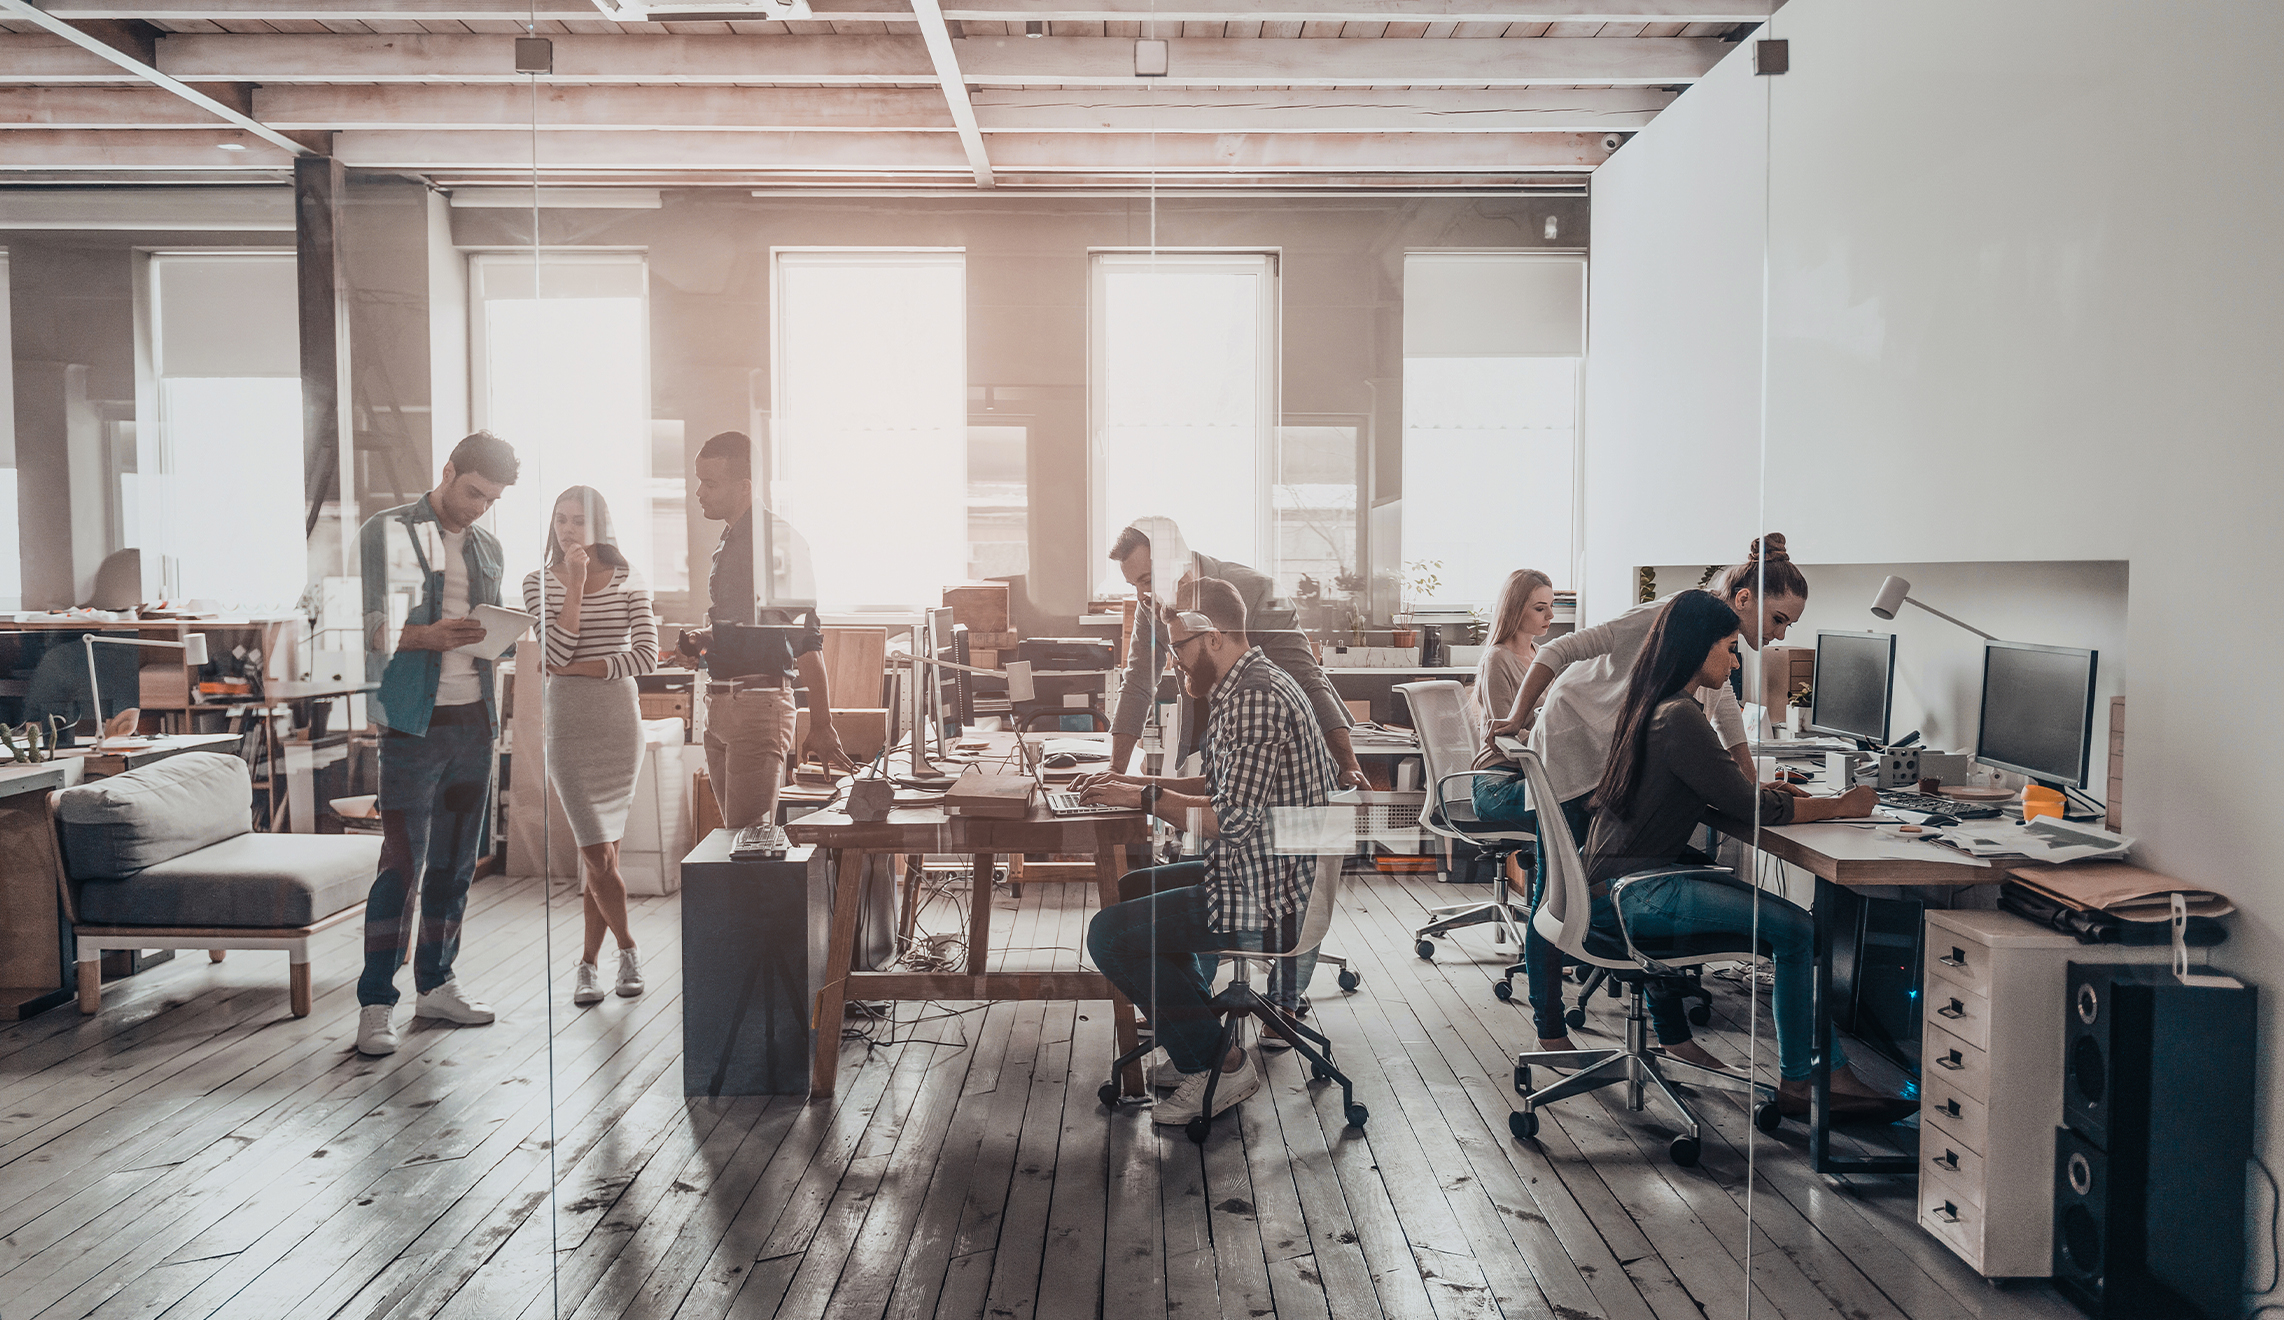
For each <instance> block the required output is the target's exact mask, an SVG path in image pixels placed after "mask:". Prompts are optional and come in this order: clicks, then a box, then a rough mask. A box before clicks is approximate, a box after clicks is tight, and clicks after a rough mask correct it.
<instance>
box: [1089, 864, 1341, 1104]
mask: <svg viewBox="0 0 2284 1320" xmlns="http://www.w3.org/2000/svg"><path fill="white" fill-rule="evenodd" d="M1185 878H1186V879H1187V880H1188V881H1189V883H1188V884H1182V883H1180V882H1181V881H1182V880H1183V879H1185ZM1204 879H1205V864H1204V863H1203V862H1179V863H1176V864H1174V865H1173V866H1160V867H1152V868H1150V869H1149V870H1146V871H1135V872H1130V873H1129V874H1128V875H1127V876H1126V877H1125V878H1124V879H1122V880H1121V881H1120V882H1119V891H1120V892H1121V893H1127V892H1132V893H1134V895H1135V897H1133V898H1129V899H1127V900H1125V901H1123V902H1120V903H1116V904H1113V905H1112V906H1110V907H1107V908H1104V909H1103V910H1102V911H1100V912H1097V913H1095V914H1094V919H1093V920H1092V921H1090V922H1088V923H1087V933H1086V943H1087V952H1088V953H1089V954H1091V955H1093V957H1094V964H1095V966H1097V967H1099V968H1101V969H1102V974H1103V975H1104V976H1106V977H1108V978H1109V980H1110V983H1111V984H1112V985H1115V986H1117V987H1118V989H1119V992H1120V993H1122V994H1124V995H1125V996H1126V997H1127V998H1128V999H1129V1000H1131V1001H1133V1002H1134V1003H1135V1004H1136V1005H1138V1006H1139V1007H1141V1009H1142V1011H1143V1012H1145V1013H1147V1014H1149V1017H1150V1024H1151V1026H1152V1028H1153V1029H1154V1030H1155V1031H1156V1033H1157V1041H1158V1044H1159V1045H1160V1046H1161V1047H1162V1048H1164V1050H1165V1051H1166V1055H1167V1057H1168V1058H1171V1059H1172V1060H1173V1061H1174V1067H1175V1068H1177V1069H1179V1070H1181V1071H1182V1072H1185V1073H1198V1072H1204V1071H1205V1070H1206V1069H1208V1068H1211V1067H1213V1066H1214V1065H1215V1064H1216V1063H1217V1062H1218V1060H1217V1059H1215V1057H1214V1055H1215V1051H1216V1047H1217V1046H1218V1045H1219V1043H1220V1037H1221V1019H1220V1018H1219V1017H1218V1016H1217V1015H1216V1014H1215V1013H1214V1011H1213V969H1214V964H1215V963H1216V961H1217V959H1214V958H1211V957H1207V956H1205V955H1207V954H1210V953H1213V952H1215V951H1217V950H1221V949H1245V948H1260V947H1263V946H1264V939H1263V936H1262V935H1261V934H1259V933H1249V934H1235V935H1233V934H1228V933H1226V932H1220V931H1215V930H1211V929H1209V928H1208V927H1207V926H1206V906H1207V896H1206V891H1205V889H1204V888H1203V886H1202V885H1201V884H1200V883H1199V882H1201V881H1203V880H1204ZM1129 882H1131V885H1132V888H1131V889H1129ZM1299 924H1300V914H1299V913H1297V912H1296V913H1294V914H1293V915H1292V917H1291V918H1290V919H1289V920H1288V921H1286V922H1285V923H1284V929H1282V930H1279V931H1275V932H1271V933H1270V936H1269V938H1270V939H1271V940H1273V941H1276V942H1277V944H1278V947H1289V945H1290V942H1291V941H1292V939H1293V938H1294V937H1295V935H1296V934H1297V933H1298V927H1299ZM1274 985H1275V982H1274V981H1272V987H1274ZM1275 993H1276V991H1275V989H1274V988H1272V991H1271V996H1270V997H1272V998H1274V997H1275ZM1295 993H1296V994H1297V991H1296V992H1295Z"/></svg>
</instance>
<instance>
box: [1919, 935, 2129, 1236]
mask: <svg viewBox="0 0 2284 1320" xmlns="http://www.w3.org/2000/svg"><path fill="white" fill-rule="evenodd" d="M2171 956H2172V953H2171V950H2170V949H2169V948H2167V947H2165V946H2162V945H2160V946H2156V947H2137V948H2122V947H2120V946H2118V945H2115V944H2080V943H2078V942H2077V941H2076V940H2074V939H2072V938H2070V937H2069V936H2067V935H2064V934H2061V933H2059V932H2057V931H2051V930H2047V929H2046V928H2045V927H2043V926H2038V925H2035V924H2033V923H2031V922H2028V921H2025V920H2023V919H2022V918H2021V917H2018V916H2015V915H2014V914H2013V913H2011V912H1981V911H1931V912H1929V913H1928V914H1927V965H1926V967H1925V969H1924V972H1925V975H1924V976H1923V978H1922V981H1921V984H1922V986H1923V987H1924V989H1923V992H1922V995H1921V1002H1922V1003H1923V1004H1924V1005H1925V1006H1926V1015H1927V1016H1926V1020H1925V1024H1924V1026H1925V1031H1924V1033H1923V1035H1922V1037H1921V1040H1920V1061H1921V1062H1920V1107H1919V1155H1920V1167H1919V1223H1920V1227H1922V1228H1925V1229H1926V1230H1927V1231H1928V1232H1930V1233H1932V1234H1934V1235H1935V1237H1936V1239H1937V1240H1938V1241H1940V1242H1942V1243H1943V1244H1944V1245H1945V1246H1947V1247H1949V1248H1950V1249H1951V1250H1952V1251H1954V1252H1957V1253H1958V1255H1959V1258H1960V1259H1961V1260H1964V1261H1966V1262H1967V1263H1968V1264H1969V1265H1972V1266H1974V1267H1975V1269H1976V1270H1977V1271H1979V1272H1980V1273H1981V1274H1982V1275H1983V1276H1984V1277H1986V1278H1993V1279H1999V1278H2021V1277H2036V1278H2044V1277H2046V1276H2047V1275H2049V1274H2051V1273H2053V1252H2054V1229H2053V1220H2054V1129H2055V1128H2057V1127H2059V1126H2061V1123H2062V1013H2063V1007H2064V1006H2063V999H2064V997H2065V995H2066V993H2067V988H2068V986H2067V983H2068V979H2069V965H2070V964H2071V963H2073V962H2082V963H2103V962H2132V963H2153V962H2165V961H2167V960H2168V959H2169V958H2170V957H2171Z"/></svg>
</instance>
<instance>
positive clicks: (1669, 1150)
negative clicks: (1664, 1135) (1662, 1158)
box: [1665, 1137, 1698, 1169]
mask: <svg viewBox="0 0 2284 1320" xmlns="http://www.w3.org/2000/svg"><path fill="white" fill-rule="evenodd" d="M1665 1151H1666V1154H1668V1155H1671V1156H1672V1157H1673V1162H1674V1163H1676V1164H1678V1165H1680V1166H1681V1167H1682V1168H1684V1169H1694V1168H1696V1167H1697V1154H1698V1150H1697V1138H1695V1137H1675V1138H1674V1139H1673V1144H1672V1145H1670V1146H1668V1147H1666V1148H1665Z"/></svg>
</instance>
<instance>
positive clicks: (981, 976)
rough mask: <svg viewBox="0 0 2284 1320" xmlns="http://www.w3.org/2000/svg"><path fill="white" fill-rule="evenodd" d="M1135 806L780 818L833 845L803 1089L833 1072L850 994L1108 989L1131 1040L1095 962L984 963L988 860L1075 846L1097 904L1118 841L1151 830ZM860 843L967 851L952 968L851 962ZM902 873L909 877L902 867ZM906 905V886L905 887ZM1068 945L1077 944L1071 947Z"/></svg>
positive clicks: (1137, 1077) (1047, 994)
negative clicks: (827, 919)
mask: <svg viewBox="0 0 2284 1320" xmlns="http://www.w3.org/2000/svg"><path fill="white" fill-rule="evenodd" d="M1147 824H1148V822H1147V820H1146V818H1145V817H1144V816H1143V815H1142V813H1141V812H1139V811H1137V812H1131V813H1121V814H1119V815H1115V816H1068V817H1063V816H1056V815H1054V814H1053V813H1051V812H1049V811H1048V810H1047V807H1046V804H1045V803H1043V802H1036V801H1035V802H1033V803H1032V806H1031V812H1030V814H1029V815H1028V816H1026V817H1025V818H1023V819H1022V820H985V819H979V818H976V817H971V816H954V815H951V814H949V813H948V812H946V811H945V810H944V808H942V807H940V806H930V807H900V808H897V809H895V810H893V811H891V812H889V814H888V819H887V820H884V821H869V822H868V821H853V820H850V819H849V817H848V814H847V813H846V812H845V811H842V810H840V809H838V808H835V809H832V810H828V811H821V812H817V813H814V814H812V815H808V816H803V817H802V818H801V819H799V820H796V821H794V822H792V823H791V824H789V825H787V826H786V827H785V834H786V837H787V838H788V839H790V840H791V841H792V842H794V843H797V844H802V843H807V844H815V845H817V846H818V847H821V848H826V849H829V850H831V851H832V853H833V855H834V856H833V861H834V863H835V866H834V872H835V875H834V890H835V892H834V899H833V927H832V939H831V942H830V944H829V945H828V946H827V949H826V954H825V957H826V962H825V968H826V976H827V977H828V979H827V981H826V982H825V987H824V989H823V990H821V991H819V992H818V997H817V1001H818V1002H817V1042H816V1057H815V1059H814V1060H813V1061H812V1063H811V1068H810V1074H809V1093H810V1094H811V1095H813V1096H827V1095H831V1094H832V1093H833V1088H834V1086H835V1084H836V1083H837V1081H838V1080H839V1076H838V1075H839V1070H840V1059H841V1033H840V1022H841V1015H842V1014H843V1013H844V1012H845V1011H846V1009H847V1005H848V1001H849V1000H851V999H887V1000H946V999H1016V1000H1022V999H1107V1000H1109V1001H1110V1003H1111V1021H1112V1023H1113V1025H1114V1026H1115V1028H1116V1031H1117V1037H1118V1050H1119V1053H1121V1054H1123V1053H1125V1052H1127V1051H1129V1050H1131V1049H1133V1048H1134V1046H1135V1043H1136V1040H1137V1036H1136V1033H1135V1026H1134V1006H1133V1005H1132V1004H1130V1003H1128V1002H1127V1001H1126V999H1125V997H1124V996H1123V995H1120V994H1119V993H1118V991H1117V990H1116V989H1114V988H1112V986H1111V984H1110V981H1109V980H1108V979H1107V978H1106V977H1104V976H1103V975H1102V973H1100V972H1085V971H1020V970H1001V971H996V972H994V971H990V970H987V969H988V967H989V962H990V957H991V877H992V872H993V869H994V867H995V863H996V860H997V859H998V858H1000V857H1003V856H1020V855H1022V854H1024V853H1040V852H1044V853H1056V852H1063V853H1083V854H1086V855H1088V856H1091V857H1093V858H1094V880H1095V884H1096V887H1097V890H1098V892H1099V894H1100V897H1101V903H1102V906H1104V907H1109V906H1110V905H1111V904H1113V903H1116V902H1117V901H1118V877H1119V876H1120V875H1121V874H1122V873H1123V872H1124V870H1125V863H1126V845H1128V844H1130V843H1142V842H1144V841H1145V840H1146V839H1147V838H1148V837H1149V832H1148V828H1147ZM866 853H899V854H903V855H906V856H917V855H919V854H924V853H953V854H959V853H965V854H967V855H968V856H970V857H972V858H973V859H974V865H975V872H974V875H975V879H974V882H973V885H972V892H971V893H970V895H969V904H968V922H967V927H968V928H967V965H966V966H965V967H964V968H963V969H962V970H960V971H957V972H893V971H892V972H871V971H854V970H851V964H852V963H853V961H854V959H855V955H856V942H857V924H858V918H859V916H860V910H861V909H862V907H863V905H864V904H863V883H864V880H863V867H862V866H860V865H859V864H858V863H859V861H860V860H861V858H862V856H863V854H866ZM905 883H906V884H907V886H910V885H912V884H913V877H912V875H911V874H910V872H907V875H906V878H905ZM905 902H906V904H907V910H908V911H909V907H910V904H911V903H912V902H913V895H912V894H911V893H910V892H909V890H908V892H907V894H906V896H905ZM1074 952H1076V950H1074ZM1122 1081H1123V1082H1124V1084H1125V1089H1126V1093H1127V1094H1129V1095H1133V1094H1139V1093H1140V1092H1141V1090H1142V1075H1141V1070H1140V1069H1139V1067H1134V1068H1129V1069H1128V1070H1127V1073H1126V1075H1125V1077H1124V1078H1123V1079H1122Z"/></svg>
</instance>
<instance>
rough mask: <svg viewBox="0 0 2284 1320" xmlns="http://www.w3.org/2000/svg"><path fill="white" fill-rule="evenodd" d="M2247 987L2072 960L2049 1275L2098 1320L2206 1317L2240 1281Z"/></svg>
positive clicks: (2231, 1299) (2250, 1027)
mask: <svg viewBox="0 0 2284 1320" xmlns="http://www.w3.org/2000/svg"><path fill="white" fill-rule="evenodd" d="M2253 1008H2254V998H2253V991H2252V990H2251V988H2249V987H2238V988H2233V989H2232V988H2226V987H2215V986H2191V985H2184V984H2182V983H2181V982H2180V981H2179V980H2177V979H2176V978H2175V977H2174V976H2173V974H2172V969H2171V968H2170V967H2153V966H2147V965H2125V964H2102V963H2077V962H2074V963H2071V964H2070V973H2069V982H2068V997H2067V1000H2066V1003H2065V1005H2064V1008H2063V1012H2064V1014H2065V1028H2064V1037H2063V1066H2062V1119H2063V1123H2064V1126H2063V1127H2061V1128H2059V1129H2057V1130H2056V1132H2055V1135H2054V1284H2055V1287H2056V1288H2058V1289H2060V1290H2061V1292H2062V1293H2063V1295H2064V1296H2066V1297H2068V1298H2070V1299H2071V1300H2072V1301H2073V1302H2075V1303H2077V1305H2078V1307H2079V1309H2081V1310H2083V1311H2085V1312H2086V1313H2087V1314H2088V1315H2091V1316H2094V1317H2097V1320H2125V1318H2126V1317H2133V1320H2174V1318H2176V1317H2178V1318H2179V1320H2218V1318H2219V1317H2222V1316H2233V1315H2235V1314H2236V1313H2237V1310H2238V1290H2239V1288H2240V1287H2241V1285H2242V1280H2243V1277H2244V1255H2245V1251H2244V1233H2243V1227H2242V1226H2243V1224H2244V1214H2245V1194H2244V1187H2245V1184H2244V1177H2245V1162H2246V1161H2247V1160H2248V1159H2250V1158H2251V1156H2252V1118H2253V1114H2252V1109H2253V1083H2252V1065H2253V1049H2254V1042H2255V1040H2256V1039H2257V1038H2256V1036H2255V1034H2254V1024H2253Z"/></svg>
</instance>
